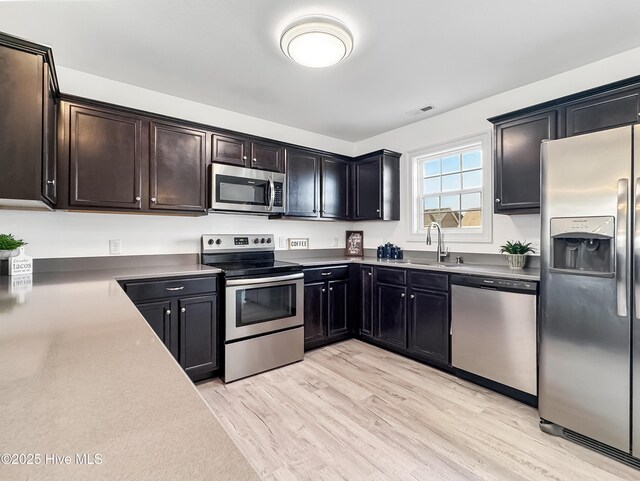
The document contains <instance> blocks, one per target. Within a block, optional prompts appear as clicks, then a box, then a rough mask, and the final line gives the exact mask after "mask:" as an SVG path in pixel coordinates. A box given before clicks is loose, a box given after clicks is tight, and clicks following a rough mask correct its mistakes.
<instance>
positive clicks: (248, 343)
mask: <svg viewBox="0 0 640 481" xmlns="http://www.w3.org/2000/svg"><path fill="white" fill-rule="evenodd" d="M202 263H203V264H206V265H208V266H214V267H218V268H220V269H221V270H222V271H223V274H224V285H225V289H224V302H223V306H224V315H223V319H224V329H223V330H224V381H225V382H230V381H235V380H237V379H241V378H243V377H247V376H251V375H252V374H257V373H259V372H263V371H267V370H269V369H273V368H276V367H279V366H284V365H285V364H290V363H292V362H296V361H300V360H302V358H303V356H304V327H303V323H304V280H303V277H304V274H303V272H302V266H301V265H299V264H294V263H291V262H281V261H276V260H275V246H274V239H273V235H265V234H260V235H255V234H252V235H246V234H239V235H230V234H205V235H203V236H202Z"/></svg>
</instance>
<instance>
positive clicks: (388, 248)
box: [384, 242, 391, 259]
mask: <svg viewBox="0 0 640 481" xmlns="http://www.w3.org/2000/svg"><path fill="white" fill-rule="evenodd" d="M384 258H385V259H391V243H390V242H387V243H386V244H385V245H384Z"/></svg>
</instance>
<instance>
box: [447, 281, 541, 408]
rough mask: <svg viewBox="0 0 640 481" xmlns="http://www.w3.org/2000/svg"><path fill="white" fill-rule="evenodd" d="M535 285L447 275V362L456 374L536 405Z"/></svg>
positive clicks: (524, 282)
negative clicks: (448, 337)
mask: <svg viewBox="0 0 640 481" xmlns="http://www.w3.org/2000/svg"><path fill="white" fill-rule="evenodd" d="M537 288H538V284H537V283H536V282H532V281H522V280H510V279H497V278H493V277H479V276H462V275H453V276H451V364H452V365H453V366H454V367H455V368H456V369H457V370H458V373H459V374H460V370H461V371H462V374H463V375H462V376H461V377H466V378H467V379H470V380H471V381H474V382H477V383H478V384H483V385H485V386H487V387H489V388H491V389H494V390H496V391H499V392H502V393H503V394H506V395H508V396H511V397H514V398H516V399H519V400H521V401H524V402H527V403H528V404H537V393H538V389H537V384H538V383H537V380H538V376H537V345H538V341H537V339H538V336H537V323H536V310H537V309H536V307H537V297H536V294H537ZM464 374H471V376H464ZM487 381H488V382H487Z"/></svg>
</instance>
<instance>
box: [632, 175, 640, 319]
mask: <svg viewBox="0 0 640 481" xmlns="http://www.w3.org/2000/svg"><path fill="white" fill-rule="evenodd" d="M634 196H635V199H634V202H633V203H634V213H633V221H634V233H633V266H634V267H633V268H634V277H633V305H634V310H635V316H636V319H638V320H640V305H638V304H639V303H640V177H638V178H637V179H636V189H635V191H634Z"/></svg>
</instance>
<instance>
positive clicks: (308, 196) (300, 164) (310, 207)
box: [286, 150, 320, 217]
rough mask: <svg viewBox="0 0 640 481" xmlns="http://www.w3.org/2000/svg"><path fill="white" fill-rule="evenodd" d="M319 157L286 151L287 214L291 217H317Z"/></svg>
mask: <svg viewBox="0 0 640 481" xmlns="http://www.w3.org/2000/svg"><path fill="white" fill-rule="evenodd" d="M319 202H320V156H318V155H314V154H311V153H307V152H303V151H299V150H287V203H286V204H287V213H286V215H288V216H293V217H318V210H319V209H318V205H319Z"/></svg>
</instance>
